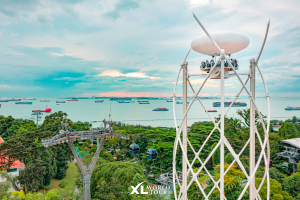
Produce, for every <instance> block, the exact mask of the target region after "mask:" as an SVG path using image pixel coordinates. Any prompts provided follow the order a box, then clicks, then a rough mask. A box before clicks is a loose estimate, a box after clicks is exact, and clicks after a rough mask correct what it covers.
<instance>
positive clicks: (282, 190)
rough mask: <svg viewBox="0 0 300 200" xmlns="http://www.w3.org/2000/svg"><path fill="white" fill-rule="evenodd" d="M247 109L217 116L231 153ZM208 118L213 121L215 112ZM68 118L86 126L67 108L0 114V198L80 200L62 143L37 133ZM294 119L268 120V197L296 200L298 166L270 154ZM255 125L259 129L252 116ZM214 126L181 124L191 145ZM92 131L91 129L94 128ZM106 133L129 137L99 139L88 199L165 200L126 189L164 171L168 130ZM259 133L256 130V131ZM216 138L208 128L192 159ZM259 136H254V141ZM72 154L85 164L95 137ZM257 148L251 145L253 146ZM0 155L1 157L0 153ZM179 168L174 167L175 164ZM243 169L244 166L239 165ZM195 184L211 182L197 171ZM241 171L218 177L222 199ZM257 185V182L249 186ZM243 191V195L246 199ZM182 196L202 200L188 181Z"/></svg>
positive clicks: (240, 181)
mask: <svg viewBox="0 0 300 200" xmlns="http://www.w3.org/2000/svg"><path fill="white" fill-rule="evenodd" d="M249 114H250V113H249V110H238V111H237V116H238V117H235V118H231V117H228V118H226V119H225V136H226V137H227V139H228V141H229V142H230V143H231V145H232V146H233V147H234V149H235V150H237V151H239V150H240V149H241V148H242V147H243V145H244V144H245V143H246V141H247V140H248V137H249V136H248V135H249V120H250V119H249ZM215 120H219V119H218V118H216V119H215ZM62 121H64V122H66V123H68V124H69V126H70V127H71V128H72V129H73V130H77V131H79V130H91V129H93V128H92V123H90V122H73V121H72V120H70V119H68V116H67V113H64V112H61V111H60V112H56V113H52V114H50V115H48V116H46V118H45V120H44V122H43V123H42V124H41V125H40V126H39V127H38V128H36V124H35V123H34V122H33V121H30V120H27V119H14V118H13V117H12V116H6V117H5V116H2V115H1V116H0V136H1V138H3V140H4V141H5V142H3V143H2V144H0V154H1V155H0V157H1V158H2V159H0V170H1V173H0V176H1V178H2V179H3V178H6V181H5V182H1V183H0V184H1V187H0V199H45V200H46V199H82V192H83V191H82V186H83V184H82V181H81V180H82V175H81V173H80V170H79V168H78V166H76V163H75V164H74V157H73V155H72V152H71V150H70V148H69V146H68V144H66V143H64V144H60V145H55V146H51V147H48V148H45V147H44V146H43V144H42V143H41V139H44V138H48V137H51V136H54V135H56V134H58V131H59V129H60V128H61V122H62ZM299 122H300V119H299V118H296V117H293V118H292V119H288V120H285V121H279V120H272V121H271V124H273V125H281V127H280V128H279V130H278V132H274V131H273V129H272V128H271V129H270V133H269V141H270V147H271V160H272V161H273V165H272V166H271V167H270V178H271V194H270V197H271V199H272V200H293V199H294V200H300V164H299V163H298V172H297V173H294V174H293V173H292V172H293V171H292V167H291V166H290V165H288V166H287V167H286V166H285V165H284V163H287V159H284V158H281V157H278V156H276V153H279V152H281V151H282V150H283V148H282V146H281V145H280V141H281V140H285V139H292V138H299V137H300V125H299ZM256 126H257V129H258V130H259V132H260V133H261V132H263V131H261V130H262V125H261V124H260V122H259V120H258V116H257V123H256ZM213 128H214V125H213V123H212V122H207V121H202V122H195V123H194V124H192V125H191V126H190V127H189V131H188V138H189V140H190V142H191V143H192V145H193V146H194V148H195V149H199V148H200V146H201V144H202V143H203V141H204V140H205V139H206V137H207V136H208V134H209V133H210V131H211V130H212V129H213ZM96 129H97V128H96ZM114 131H115V132H117V133H122V134H125V135H127V136H129V138H130V139H129V140H125V139H117V138H108V139H107V140H106V142H105V143H104V147H103V149H102V151H101V154H100V156H99V159H98V161H97V164H96V167H95V170H94V172H93V174H92V179H91V195H92V198H93V199H101V200H110V199H121V200H123V199H124V200H127V199H173V198H174V194H173V193H172V191H171V192H170V194H168V195H150V194H148V195H136V194H134V195H131V194H130V193H131V191H132V189H131V187H130V186H132V185H137V184H138V183H140V182H143V181H145V182H144V185H145V186H148V185H150V184H157V185H159V184H160V183H159V182H158V181H157V180H158V178H159V175H160V174H164V173H169V174H172V162H173V160H172V158H173V146H174V140H175V136H176V129H175V128H169V127H151V126H141V125H128V124H123V123H120V122H115V123H114ZM261 137H262V138H263V134H262V135H261ZM218 140H219V133H218V131H215V132H214V134H213V136H212V137H211V139H210V140H209V141H208V143H207V145H206V146H205V147H204V148H203V151H202V152H201V154H200V159H202V160H203V159H204V158H206V157H207V156H208V154H209V152H210V151H211V149H213V148H214V147H215V145H216V144H217V142H218ZM258 142H259V141H258V140H257V143H258ZM133 143H134V144H138V145H139V148H140V152H139V154H138V155H132V154H131V153H130V152H129V146H130V145H131V144H133ZM74 145H75V146H76V147H77V148H78V152H79V153H80V155H81V156H82V158H83V160H84V162H86V163H89V162H90V161H91V159H92V158H93V156H94V154H95V151H96V148H97V146H96V144H95V141H94V143H93V144H92V143H91V141H90V140H82V141H76V142H74ZM150 148H154V149H156V150H157V152H158V157H157V159H156V160H154V161H152V160H149V159H148V158H147V156H146V151H147V149H150ZM256 148H257V151H259V150H260V149H259V145H256ZM244 152H245V153H243V154H242V155H241V160H242V163H243V164H244V166H248V164H249V149H248V147H247V148H246V149H245V151H244ZM177 155H178V157H177V160H176V162H177V165H176V166H180V165H181V160H182V158H181V153H180V152H179V151H178V152H177ZM188 155H191V156H189V159H190V160H192V159H193V156H192V155H193V153H192V150H191V149H190V148H188ZM219 155H220V154H219V152H218V151H216V152H215V154H214V155H213V157H212V159H210V161H209V163H208V164H207V165H206V168H207V169H208V171H209V173H210V174H211V175H212V176H213V178H214V180H218V179H219V177H220V172H219V168H220V164H219V163H220V156H219ZM3 158H6V159H3ZM15 160H19V161H21V162H22V163H24V165H25V168H24V169H23V170H21V171H20V174H19V176H17V177H11V176H9V175H8V174H7V173H6V171H7V170H8V169H9V168H10V166H11V165H12V163H13V162H14V161H15ZM232 161H233V157H232V156H231V154H229V153H228V152H227V154H226V157H225V162H226V164H225V169H226V168H227V167H228V166H229V164H230V163H231V162H232ZM72 165H74V166H75V167H74V169H75V171H76V170H77V173H73V174H74V176H76V177H75V181H74V182H75V183H74V184H70V183H69V182H67V181H66V179H67V178H66V177H67V173H68V170H70V168H71V167H70V166H72ZM199 166H200V163H199V161H198V162H195V163H194V165H193V170H194V171H197V169H198V168H199ZM176 170H177V171H180V170H181V169H180V168H178V169H176ZM263 170H264V162H263V161H262V162H261V165H260V167H259V169H258V172H257V173H256V184H259V183H260V181H261V179H262V176H263ZM246 171H247V172H249V167H248V168H247V167H246ZM198 178H199V180H200V181H199V182H200V183H201V186H202V188H204V190H205V192H206V193H208V191H209V190H210V189H211V188H212V187H213V182H212V181H211V179H210V178H209V177H208V175H207V174H206V173H205V171H202V172H201V173H200V175H199V177H198ZM56 180H60V184H59V185H58V186H57V187H53V184H52V182H54V181H56ZM244 183H245V175H244V173H243V172H242V171H241V169H240V168H239V166H238V165H234V166H233V167H232V168H231V169H230V170H229V171H228V173H227V174H226V176H225V194H226V197H227V199H237V197H238V195H239V193H240V192H241V191H242V190H243V188H244ZM12 186H13V187H14V188H15V190H16V191H15V192H10V190H9V188H11V187H12ZM256 187H258V185H256ZM247 194H248V192H246V195H245V197H244V198H243V199H249V197H248V196H247ZM260 195H261V197H262V199H266V195H267V194H266V184H264V185H263V187H262V189H261V191H260ZM218 197H219V193H218V191H217V190H214V191H213V193H212V194H211V196H210V199H212V200H215V199H218ZM188 199H190V200H194V199H204V198H203V196H202V194H201V192H200V190H199V189H198V187H197V185H196V184H193V185H192V186H191V188H190V189H189V191H188Z"/></svg>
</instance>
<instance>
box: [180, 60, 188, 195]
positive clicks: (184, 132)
mask: <svg viewBox="0 0 300 200" xmlns="http://www.w3.org/2000/svg"><path fill="white" fill-rule="evenodd" d="M187 65H188V62H186V61H184V63H183V64H182V65H181V67H182V86H183V88H182V100H183V117H184V114H185V112H186V109H187ZM182 145H183V149H182V150H183V151H182V191H185V190H186V188H187V176H188V175H187V162H186V160H185V159H184V152H185V153H186V157H187V115H186V118H185V119H183V128H182ZM181 199H182V200H187V191H186V192H185V193H184V195H183V196H182V198H181Z"/></svg>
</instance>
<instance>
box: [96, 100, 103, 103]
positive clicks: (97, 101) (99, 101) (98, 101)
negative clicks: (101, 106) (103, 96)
mask: <svg viewBox="0 0 300 200" xmlns="http://www.w3.org/2000/svg"><path fill="white" fill-rule="evenodd" d="M103 101H104V100H95V103H103Z"/></svg>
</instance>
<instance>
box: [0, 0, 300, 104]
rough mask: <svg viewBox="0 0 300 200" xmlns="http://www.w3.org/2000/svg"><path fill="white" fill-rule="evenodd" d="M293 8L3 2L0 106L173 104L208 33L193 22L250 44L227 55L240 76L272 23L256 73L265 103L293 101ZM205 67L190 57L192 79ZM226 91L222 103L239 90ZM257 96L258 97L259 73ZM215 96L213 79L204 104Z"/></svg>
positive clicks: (289, 3)
mask: <svg viewBox="0 0 300 200" xmlns="http://www.w3.org/2000/svg"><path fill="white" fill-rule="evenodd" d="M299 7H300V1H299V0H286V1H282V0H264V1H260V0H252V1H245V0H244V1H242V0H228V1H223V0H201V1H198V0H172V1H171V0H163V1H161V0H151V1H150V0H148V1H147V0H144V1H141V0H2V1H0V70H1V73H0V97H49V98H50V97H53V98H55V97H67V96H157V97H160V96H172V94H173V90H174V83H175V81H176V77H177V74H178V71H179V68H180V64H181V63H182V61H183V59H184V57H185V55H186V53H187V51H188V50H189V49H190V44H191V41H192V40H193V39H194V38H195V37H197V36H198V35H202V34H204V32H203V30H202V29H201V28H200V26H199V25H198V24H197V22H196V21H195V19H194V18H193V15H192V13H195V14H196V15H197V17H198V19H199V20H200V21H201V22H202V24H203V25H204V26H205V28H206V29H207V30H208V31H209V32H218V31H233V32H239V33H243V34H245V35H247V36H248V37H249V39H250V44H249V46H248V47H247V48H246V49H244V50H242V51H240V52H238V53H235V54H233V55H232V57H233V58H236V59H237V60H238V61H239V64H240V68H239V72H240V73H247V72H248V69H249V60H250V59H251V58H256V57H257V55H258V53H259V51H260V48H261V45H262V42H263V39H264V35H265V30H266V26H267V23H268V20H270V30H269V35H268V39H267V42H266V45H265V48H264V51H263V53H262V55H261V58H260V60H259V63H258V65H259V66H260V68H261V69H262V74H263V76H264V78H265V80H266V83H267V87H268V90H269V93H270V95H271V96H298V97H299V96H300V48H299V47H300V13H299ZM207 59H210V57H209V56H205V55H202V54H199V53H196V52H193V51H192V52H191V53H190V55H189V57H188V58H187V61H188V63H189V65H188V68H189V71H190V73H200V69H199V66H200V63H201V61H202V60H207ZM245 78H246V77H245V76H244V77H243V80H245ZM191 80H192V84H193V87H195V88H198V87H200V85H201V84H202V83H203V78H199V77H195V78H193V79H191ZM225 86H226V87H225V91H226V95H234V94H236V93H237V92H238V91H239V90H240V88H241V84H240V83H239V81H238V80H237V79H236V78H230V79H228V80H226V85H225ZM177 92H178V93H179V95H180V92H181V87H180V85H179V87H178V90H177ZM189 92H191V90H189ZM256 92H257V95H261V96H263V94H264V87H263V84H262V81H261V79H260V76H259V74H257V81H256ZM218 93H220V86H219V80H212V79H209V80H208V82H207V84H206V85H205V86H204V88H203V90H202V91H201V93H200V95H203V96H208V95H211V94H218ZM190 94H191V93H190Z"/></svg>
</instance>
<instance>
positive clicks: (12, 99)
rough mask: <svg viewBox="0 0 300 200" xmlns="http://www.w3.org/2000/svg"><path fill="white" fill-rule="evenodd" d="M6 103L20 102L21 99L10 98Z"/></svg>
mask: <svg viewBox="0 0 300 200" xmlns="http://www.w3.org/2000/svg"><path fill="white" fill-rule="evenodd" d="M7 100H8V101H21V99H20V98H18V99H15V98H10V99H7Z"/></svg>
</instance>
